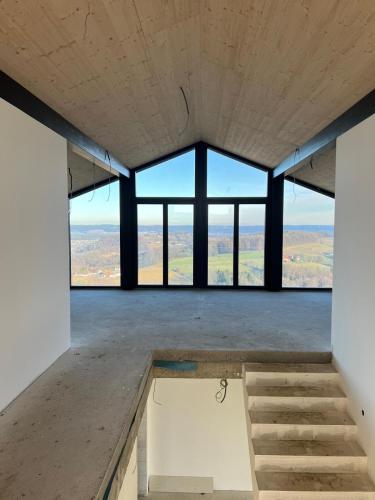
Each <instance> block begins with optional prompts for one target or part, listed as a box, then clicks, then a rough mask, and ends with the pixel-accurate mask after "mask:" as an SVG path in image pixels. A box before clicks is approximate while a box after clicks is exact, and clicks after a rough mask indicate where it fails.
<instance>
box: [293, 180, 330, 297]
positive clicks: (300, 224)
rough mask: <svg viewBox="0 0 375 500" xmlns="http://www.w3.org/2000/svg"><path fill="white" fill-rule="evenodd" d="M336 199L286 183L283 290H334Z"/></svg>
mask: <svg viewBox="0 0 375 500" xmlns="http://www.w3.org/2000/svg"><path fill="white" fill-rule="evenodd" d="M333 229H334V200H333V199H332V198H329V197H328V196H325V195H322V194H320V193H317V192H315V191H312V190H310V189H306V188H305V187H301V186H299V185H297V184H295V183H293V182H290V181H285V182H284V239H283V287H299V288H329V287H332V267H333Z"/></svg>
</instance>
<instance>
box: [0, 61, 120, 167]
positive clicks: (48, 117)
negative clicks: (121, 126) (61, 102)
mask: <svg viewBox="0 0 375 500" xmlns="http://www.w3.org/2000/svg"><path fill="white" fill-rule="evenodd" d="M0 97H1V98H2V99H4V100H5V101H7V102H9V104H12V105H13V106H15V107H16V108H18V109H20V110H21V111H23V112H24V113H26V114H27V115H29V116H31V117H32V118H34V119H35V120H37V121H38V122H40V123H42V124H43V125H45V126H46V127H48V128H50V129H51V130H53V131H54V132H56V133H57V134H59V135H61V136H62V137H64V138H65V139H67V140H68V141H69V142H71V143H72V144H75V145H76V146H78V147H79V148H81V149H83V150H84V151H86V152H87V153H89V154H90V155H91V156H94V157H95V158H97V159H98V160H100V161H102V162H103V163H105V164H106V165H108V166H110V167H112V168H113V169H114V170H116V171H117V172H119V173H121V174H122V175H124V176H125V177H129V170H128V169H127V168H126V167H125V166H124V165H123V164H122V163H121V162H120V161H119V160H117V159H116V158H115V157H114V156H113V155H111V154H110V153H109V152H108V151H107V150H106V149H104V148H103V147H102V146H99V144H97V143H96V142H95V141H93V140H92V139H91V138H90V137H88V136H87V135H86V134H84V133H83V132H81V131H80V130H79V129H78V128H77V127H75V126H74V125H72V124H71V123H70V122H69V121H68V120H66V119H65V118H64V117H63V116H61V115H60V114H59V113H57V112H56V111H54V110H53V109H52V108H50V107H49V106H48V105H47V104H46V103H44V102H43V101H42V100H41V99H39V98H38V97H36V96H35V95H34V94H32V93H31V92H29V91H28V90H27V89H25V88H24V87H22V85H20V84H19V83H17V82H16V81H15V80H13V79H12V78H10V77H9V76H8V75H6V74H5V73H4V72H3V71H0Z"/></svg>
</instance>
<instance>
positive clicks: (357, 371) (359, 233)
mask: <svg viewBox="0 0 375 500" xmlns="http://www.w3.org/2000/svg"><path fill="white" fill-rule="evenodd" d="M336 154H337V158H336V215H335V262H334V282H333V311H332V344H333V354H334V362H335V364H336V366H337V367H338V369H339V371H340V372H341V374H342V375H343V378H344V383H345V389H346V391H347V393H348V396H349V398H350V404H351V408H350V410H351V413H352V414H353V417H354V419H355V421H356V423H357V424H358V427H359V436H360V441H361V443H362V445H363V447H364V448H365V451H366V452H367V454H368V456H369V467H370V473H371V475H372V476H373V477H374V478H375V385H374V384H375V115H373V116H372V117H371V118H369V119H367V120H366V121H364V122H362V123H360V124H359V125H357V126H356V127H354V128H353V129H351V130H349V131H348V132H347V133H345V134H344V135H342V136H341V137H340V138H339V139H338V141H337V153H336ZM362 409H363V410H364V412H365V415H364V416H362V413H361V410H362Z"/></svg>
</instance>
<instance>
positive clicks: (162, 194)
mask: <svg viewBox="0 0 375 500" xmlns="http://www.w3.org/2000/svg"><path fill="white" fill-rule="evenodd" d="M194 172H195V151H194V150H192V151H188V152H187V153H185V154H182V155H179V156H176V157H175V158H172V159H171V160H167V161H164V162H163V163H159V164H158V165H155V166H153V167H151V168H147V169H145V170H141V171H139V172H137V175H136V181H137V182H136V192H137V196H138V197H143V198H146V197H153V198H173V197H181V196H182V197H192V196H194V192H195V184H194V183H195V175H194Z"/></svg>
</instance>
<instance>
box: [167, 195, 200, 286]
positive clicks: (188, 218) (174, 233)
mask: <svg viewBox="0 0 375 500" xmlns="http://www.w3.org/2000/svg"><path fill="white" fill-rule="evenodd" d="M193 228H194V206H193V205H179V204H175V205H168V285H192V284H193V241H194V237H193Z"/></svg>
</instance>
